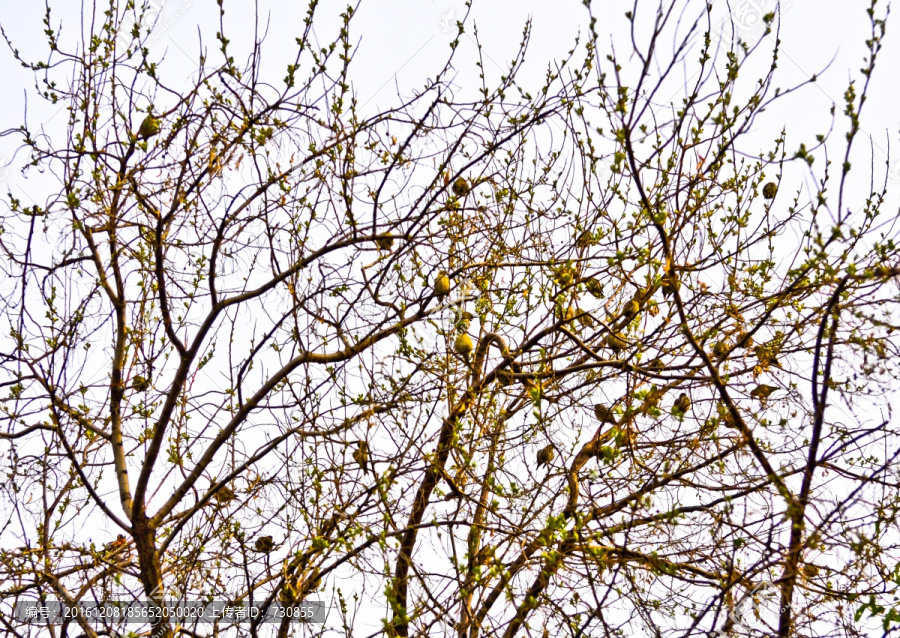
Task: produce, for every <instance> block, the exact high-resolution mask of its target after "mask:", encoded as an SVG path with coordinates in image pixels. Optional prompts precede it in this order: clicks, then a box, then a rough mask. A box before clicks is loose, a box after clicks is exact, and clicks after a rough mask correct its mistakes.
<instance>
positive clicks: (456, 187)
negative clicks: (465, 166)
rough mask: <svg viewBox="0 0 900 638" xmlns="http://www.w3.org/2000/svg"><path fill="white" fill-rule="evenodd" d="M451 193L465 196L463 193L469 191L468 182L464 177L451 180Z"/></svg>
mask: <svg viewBox="0 0 900 638" xmlns="http://www.w3.org/2000/svg"><path fill="white" fill-rule="evenodd" d="M452 188H453V194H454V195H456V196H457V197H465V195H466V194H467V193H468V192H469V183H468V182H467V181H466V178H465V177H457V178H456V181H454V182H453V186H452Z"/></svg>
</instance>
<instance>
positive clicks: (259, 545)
mask: <svg viewBox="0 0 900 638" xmlns="http://www.w3.org/2000/svg"><path fill="white" fill-rule="evenodd" d="M253 548H254V549H255V550H256V551H258V552H261V553H263V554H268V553H269V552H271V551H272V550H273V549H275V541H273V540H272V537H271V536H260V537H259V538H257V539H256V543H254V545H253Z"/></svg>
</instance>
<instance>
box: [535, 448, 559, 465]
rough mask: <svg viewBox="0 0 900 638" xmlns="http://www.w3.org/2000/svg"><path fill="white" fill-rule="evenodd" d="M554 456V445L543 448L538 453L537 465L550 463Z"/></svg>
mask: <svg viewBox="0 0 900 638" xmlns="http://www.w3.org/2000/svg"><path fill="white" fill-rule="evenodd" d="M554 456H555V452H554V450H553V446H552V445H548V446H546V447H543V448H541V449H540V450H538V453H537V466H538V467H540V466H542V465H549V464H550V461H552V460H553V457H554Z"/></svg>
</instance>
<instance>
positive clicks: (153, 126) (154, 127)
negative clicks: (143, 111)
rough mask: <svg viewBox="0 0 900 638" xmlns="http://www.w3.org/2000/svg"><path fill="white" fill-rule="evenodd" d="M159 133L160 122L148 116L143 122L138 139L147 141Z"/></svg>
mask: <svg viewBox="0 0 900 638" xmlns="http://www.w3.org/2000/svg"><path fill="white" fill-rule="evenodd" d="M158 133H159V120H158V119H156V118H155V117H153V116H152V115H148V116H147V117H145V118H144V120H143V121H142V122H141V126H140V128H138V132H137V137H138V139H139V140H146V139H149V138H151V137H153V136H154V135H156V134H158Z"/></svg>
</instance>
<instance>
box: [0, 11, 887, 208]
mask: <svg viewBox="0 0 900 638" xmlns="http://www.w3.org/2000/svg"><path fill="white" fill-rule="evenodd" d="M154 1H155V2H157V4H158V5H160V6H161V12H160V18H159V20H158V22H157V23H156V26H155V30H154V33H153V37H155V38H158V40H157V41H156V42H155V44H154V45H153V52H154V53H163V52H165V55H166V61H167V62H168V63H169V69H168V71H169V73H172V72H177V71H181V72H183V73H185V74H187V73H190V72H191V71H192V70H193V69H194V68H196V57H197V51H198V44H199V36H200V34H201V33H202V34H203V42H204V46H205V47H206V48H207V49H209V50H210V51H211V53H212V54H213V55H215V53H214V52H215V49H216V48H217V45H218V43H217V42H216V41H215V39H214V34H215V32H216V30H217V27H218V24H217V13H218V11H217V7H216V5H215V3H214V2H213V1H212V0H154ZM56 4H57V5H59V4H62V3H56ZM66 4H67V5H68V6H65V7H64V8H65V10H66V11H67V12H68V14H66V13H64V12H61V11H60V9H59V8H57V7H54V23H55V25H58V24H60V23H62V25H63V39H64V40H65V39H67V36H68V37H74V36H75V35H76V34H77V30H78V22H79V21H78V15H79V13H80V9H81V8H80V3H77V2H71V3H66ZM594 4H595V7H594V12H595V15H596V16H597V18H598V27H597V28H598V32H599V33H600V34H601V46H603V45H604V44H607V45H608V43H609V42H612V43H614V44H615V46H616V50H617V52H618V53H619V55H623V56H624V54H625V53H626V52H627V51H628V50H629V48H628V47H629V34H628V32H627V31H626V28H627V23H626V21H625V19H624V12H625V11H626V10H629V9H631V8H632V3H631V2H626V1H613V2H603V3H598V2H595V3H594ZM259 5H260V9H259V23H260V26H261V29H262V28H265V27H266V25H267V23H268V37H267V38H266V43H265V52H266V53H265V58H264V59H265V61H266V62H267V63H269V64H270V65H272V67H270V68H272V71H273V72H274V73H275V75H273V76H272V78H273V80H280V78H281V77H283V71H284V66H285V65H286V64H287V60H288V56H289V55H290V54H291V52H292V50H293V47H292V46H291V45H292V44H293V39H294V38H295V37H296V36H297V34H298V33H299V29H300V28H301V27H302V20H303V17H304V14H305V9H306V7H305V3H301V2H296V1H295V0H261V1H260V2H259ZM867 5H868V3H867V2H861V1H857V2H846V1H845V2H840V1H838V0H825V1H822V0H818V1H815V2H814V1H811V0H788V1H787V2H785V3H783V4H782V32H781V40H782V45H783V48H782V58H781V63H780V65H779V66H780V69H779V72H780V75H779V81H778V82H777V86H782V87H788V86H790V85H793V84H795V83H797V82H799V81H801V80H802V79H803V78H807V77H809V76H810V75H812V74H813V73H816V72H818V71H821V69H822V68H823V67H824V66H825V65H826V64H827V63H828V62H829V61H830V60H831V58H832V57H834V62H833V63H832V65H831V68H830V69H829V71H828V72H827V73H826V74H824V75H823V76H821V77H820V79H819V81H818V82H817V85H816V86H809V87H806V88H805V89H804V90H803V91H801V92H800V93H799V94H795V95H794V96H790V97H788V98H787V99H785V100H784V101H782V102H780V103H779V104H778V107H777V110H773V111H772V112H771V113H769V116H768V118H766V119H765V121H761V124H764V125H765V126H766V128H768V127H772V128H771V131H772V132H775V131H777V130H778V129H780V127H781V125H782V124H784V125H785V126H787V128H788V134H789V137H788V140H789V141H788V145H787V146H788V149H789V150H790V151H793V150H795V149H796V147H797V146H798V145H799V141H800V140H801V139H802V138H805V139H811V138H812V136H813V135H814V134H816V133H824V132H826V131H827V129H828V127H829V123H830V115H829V113H828V110H829V108H830V107H831V104H832V103H837V105H838V114H839V113H840V109H841V108H842V101H843V97H842V96H843V92H844V90H845V89H846V86H847V81H848V79H849V77H850V75H851V73H852V74H853V75H855V76H856V77H857V78H859V77H860V76H859V74H858V69H859V68H860V67H861V66H862V59H863V56H864V55H865V49H864V44H863V43H864V40H865V39H866V38H867V37H868V36H869V24H868V19H867V16H866V14H865V8H866V6H867ZM345 6H346V5H345V3H343V2H337V1H335V0H325V1H323V2H322V3H321V4H320V6H319V8H318V9H317V16H318V18H317V22H316V34H317V36H318V37H319V39H320V42H322V44H323V45H324V44H327V43H328V42H329V41H330V38H331V36H332V35H333V34H335V33H336V27H337V14H338V13H340V11H341V10H343V8H344V7H345ZM714 6H715V11H714V15H716V16H718V17H719V19H721V18H724V17H725V15H726V12H727V10H728V7H727V6H726V3H725V2H724V1H720V0H715V2H714ZM0 7H2V9H0V16H2V17H0V21H2V25H3V27H4V29H5V30H6V32H7V34H8V35H10V36H11V37H12V38H13V39H14V40H15V43H16V46H17V48H19V49H20V50H21V51H22V52H23V53H26V54H27V53H29V52H30V53H33V54H38V53H41V54H43V53H44V51H45V46H46V44H45V40H44V37H43V35H42V31H43V28H44V27H43V25H42V23H41V19H42V16H43V10H44V7H43V3H42V2H13V1H12V0H2V4H0ZM608 7H611V8H608ZM640 7H641V8H645V9H644V10H645V11H646V15H645V17H652V16H651V14H652V12H653V11H654V10H655V7H656V4H655V3H640ZM731 7H732V10H733V11H734V12H736V13H737V14H738V15H739V19H742V20H743V21H744V22H745V23H749V22H751V21H752V20H753V19H754V18H757V17H758V15H759V13H760V11H759V10H757V7H759V8H760V9H761V10H762V11H765V12H767V11H771V10H773V9H774V8H775V2H774V1H773V0H759V1H757V0H735V1H734V2H731ZM225 8H226V14H227V15H226V29H227V30H228V31H230V33H229V34H228V35H229V37H230V38H231V39H232V43H233V46H234V51H235V53H236V54H237V53H238V52H239V51H240V45H241V44H245V43H246V42H243V43H242V42H241V41H240V34H244V35H246V36H247V37H248V38H250V37H252V35H253V30H252V29H253V23H254V22H253V21H254V18H253V10H252V3H251V2H237V1H231V2H228V1H226V2H225ZM641 8H639V10H638V21H639V22H641V20H640V18H641V17H642V15H643V14H642V9H641ZM701 8H702V3H692V5H691V8H690V10H689V11H688V12H687V13H686V14H685V18H686V19H687V18H691V17H693V16H694V15H696V13H697V11H699V10H700V9H701ZM465 12H466V7H465V5H464V3H463V2H460V1H458V0H455V1H454V0H416V1H409V0H407V1H402V0H366V1H364V2H362V4H361V5H360V7H359V10H358V12H357V15H356V18H355V19H354V21H353V23H352V26H351V35H352V36H353V40H354V41H356V42H358V43H359V46H358V50H357V52H356V56H355V58H354V61H353V65H352V67H351V77H352V80H353V87H354V90H355V93H356V96H357V98H358V100H359V104H360V105H362V106H363V107H364V108H363V111H364V113H365V112H368V113H371V112H374V110H375V109H377V108H379V107H387V106H391V105H394V104H396V102H397V97H396V96H397V89H398V88H399V91H400V93H401V94H403V95H405V96H408V95H409V94H410V92H411V90H413V89H416V88H419V87H421V86H422V85H423V84H424V82H425V80H426V78H428V77H430V76H433V75H434V74H435V73H436V72H437V71H438V70H439V69H440V68H441V67H442V66H443V63H444V61H445V59H446V56H447V54H448V53H449V51H450V49H449V43H450V41H451V40H452V39H453V36H454V35H455V33H456V28H455V21H456V20H457V19H461V18H462V17H463V16H464V15H465ZM740 16H744V17H743V18H740ZM529 17H531V18H532V20H533V27H534V29H533V35H532V40H531V44H530V47H529V53H528V55H527V58H526V59H527V62H526V66H525V69H524V73H523V74H522V75H521V77H522V78H523V79H524V80H525V82H526V83H527V82H528V81H529V80H530V81H531V82H533V83H534V85H537V84H538V83H539V82H540V81H541V79H542V77H543V74H544V72H545V70H546V65H547V63H548V62H549V61H550V60H551V59H553V58H559V57H561V56H562V55H564V54H565V53H566V51H568V50H569V49H570V48H571V46H572V42H573V38H574V37H575V35H576V34H577V33H578V31H579V29H580V30H581V32H582V34H583V35H584V34H586V30H587V28H586V25H587V11H586V9H585V8H584V6H583V5H582V3H581V2H580V1H578V0H564V1H561V2H544V1H539V0H516V1H510V0H490V2H488V1H481V2H477V1H476V2H475V4H474V6H473V7H472V10H471V13H470V15H469V19H468V20H467V22H466V25H467V28H466V31H467V33H466V34H465V35H464V36H463V43H462V44H461V46H462V47H463V50H462V51H461V53H462V55H459V56H458V61H457V63H456V65H455V67H456V70H457V71H458V73H459V75H458V80H457V82H458V84H459V85H460V86H462V87H465V86H466V85H467V84H469V83H471V82H472V81H473V80H475V79H476V76H475V69H474V66H471V65H466V64H463V61H471V60H472V57H471V54H472V52H473V51H474V45H473V40H472V38H473V36H474V29H473V28H472V27H473V26H476V27H477V29H478V35H479V39H480V41H481V43H482V45H483V47H484V53H485V55H486V60H485V62H486V64H485V66H486V71H487V72H488V73H492V72H493V73H496V74H498V75H499V74H500V73H501V72H502V71H501V69H503V68H505V66H506V63H507V62H508V60H509V59H510V58H511V57H512V55H513V54H514V52H515V49H516V46H517V44H518V42H519V41H520V40H521V35H522V29H523V27H524V24H525V21H526V20H527V19H528V18H529ZM898 25H900V22H898V18H897V16H896V15H893V16H891V17H890V18H889V20H888V38H887V40H886V43H885V46H884V49H883V50H882V52H881V56H880V63H879V65H878V68H877V69H876V72H875V75H874V82H873V88H872V91H871V92H870V94H869V100H868V102H867V103H866V105H865V110H864V113H863V122H862V133H863V134H871V135H872V136H873V140H872V142H873V145H874V149H875V164H876V167H877V170H878V171H879V172H880V173H881V175H882V176H883V172H882V171H883V170H884V168H885V166H884V162H885V160H886V158H887V149H888V146H887V140H888V138H889V139H890V141H891V143H892V144H894V145H895V149H898V148H900V143H898V142H900V137H898V132H900V109H898V103H900V85H898V83H897V81H896V80H895V77H896V74H897V68H898V67H900V34H898V33H895V31H897V30H900V26H898ZM752 33H753V30H752V29H750V30H747V31H745V32H744V33H743V34H742V35H745V36H748V35H750V34H752ZM607 35H608V37H604V36H607ZM670 37H671V36H670ZM666 45H669V47H670V48H671V40H664V42H663V44H662V46H663V47H665V46H666ZM663 50H664V52H665V49H663ZM602 53H603V54H605V51H602ZM236 58H238V61H240V56H239V55H236ZM763 58H764V56H760V59H761V60H762V59H763ZM694 59H695V56H688V57H687V59H686V61H685V68H686V69H687V70H688V73H690V72H691V71H692V70H693V69H692V67H695V66H696V65H695V63H694ZM176 75H177V73H176ZM0 77H2V78H3V86H4V89H5V90H4V99H3V100H2V102H0V130H3V129H6V128H10V127H13V126H16V125H18V124H20V123H21V122H22V118H23V111H24V103H25V101H24V94H23V90H24V91H29V92H31V93H33V81H32V76H31V74H30V73H29V72H28V71H27V70H25V69H22V68H21V67H20V66H19V65H18V63H17V62H15V61H14V60H13V59H12V58H11V56H10V55H8V54H6V55H3V56H0ZM169 77H170V80H169V81H170V82H171V81H172V76H171V75H170V76H169ZM28 104H29V111H30V112H29V121H30V123H31V124H32V125H34V124H36V123H38V122H46V123H48V125H49V126H50V127H51V130H52V125H53V124H55V123H58V124H60V125H62V124H63V122H64V119H65V118H64V117H60V116H59V115H57V116H56V117H53V116H54V114H55V113H57V111H59V110H61V109H60V108H50V107H49V106H48V105H46V104H40V103H38V100H37V99H35V98H34V96H33V95H32V96H31V99H29V101H28ZM57 118H58V120H57ZM840 124H841V125H843V122H840ZM767 137H769V136H767ZM769 139H771V137H769ZM15 143H16V142H15V139H14V137H13V136H8V137H6V138H2V139H0V159H3V161H2V162H0V163H2V164H7V163H9V162H10V161H11V160H12V155H13V153H14V151H15ZM763 143H764V141H763ZM863 146H867V144H860V145H859V147H860V149H862V147H863ZM898 158H900V155H895V157H894V158H893V161H892V162H891V168H892V170H891V172H892V174H893V183H895V184H900V159H898ZM24 159H25V155H24V153H19V155H18V156H17V157H16V159H15V160H12V166H10V167H9V168H8V169H6V170H2V169H0V181H6V182H9V184H10V186H11V187H12V190H13V193H14V194H24V195H28V196H32V195H33V196H37V195H38V193H33V194H32V193H29V192H28V191H29V190H30V189H33V186H29V187H24V184H22V180H21V179H20V178H19V177H18V176H17V175H16V168H18V167H20V166H21V165H22V164H23V163H24ZM833 159H835V160H837V158H836V157H835V158H833ZM863 159H866V158H863V157H861V156H860V157H857V162H856V166H857V167H858V168H859V169H860V170H859V171H857V172H856V175H855V177H857V178H860V177H863V174H864V173H867V171H864V170H863V169H864V168H867V167H864V166H863V165H862V164H861V163H860V161H861V160H863ZM866 163H868V162H866ZM815 168H819V166H816V167H815ZM22 188H24V191H21V190H20V189H22ZM17 191H19V192H18V193H17ZM39 199H43V198H39Z"/></svg>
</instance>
